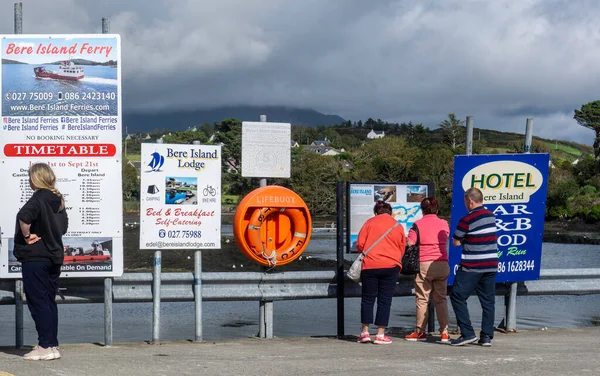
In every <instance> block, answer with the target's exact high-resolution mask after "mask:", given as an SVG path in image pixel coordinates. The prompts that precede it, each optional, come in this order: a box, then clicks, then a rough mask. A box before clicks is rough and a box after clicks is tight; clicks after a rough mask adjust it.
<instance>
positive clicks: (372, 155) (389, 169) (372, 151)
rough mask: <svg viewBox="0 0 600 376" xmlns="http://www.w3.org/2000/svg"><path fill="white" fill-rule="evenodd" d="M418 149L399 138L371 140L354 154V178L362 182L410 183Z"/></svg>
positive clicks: (413, 177)
mask: <svg viewBox="0 0 600 376" xmlns="http://www.w3.org/2000/svg"><path fill="white" fill-rule="evenodd" d="M417 153H418V149H417V148H416V147H412V146H411V145H409V144H408V143H407V142H406V141H405V140H404V138H401V137H385V138H379V139H375V140H372V141H371V142H368V143H366V144H365V146H363V147H361V148H359V149H358V150H357V151H356V152H355V153H354V157H355V158H354V163H355V168H354V178H355V179H356V180H364V181H390V182H392V181H412V180H414V179H415V170H414V165H415V161H416V160H417V158H418V154H417Z"/></svg>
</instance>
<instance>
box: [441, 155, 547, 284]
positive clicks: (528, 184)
mask: <svg viewBox="0 0 600 376" xmlns="http://www.w3.org/2000/svg"><path fill="white" fill-rule="evenodd" d="M549 161H550V156H549V155H548V154H504V155H472V156H466V155H464V156H462V155H461V156H455V157H454V185H453V187H452V218H451V221H450V236H452V233H453V232H454V229H456V225H457V224H458V221H459V219H460V218H461V217H462V216H464V215H465V214H467V209H466V208H465V205H464V193H465V190H467V189H468V188H471V187H475V188H479V189H480V190H481V191H482V192H483V196H484V199H483V205H484V206H485V207H486V208H488V209H489V210H491V211H492V212H494V214H495V215H496V229H497V230H498V256H499V257H498V274H497V276H496V282H519V281H528V280H536V279H539V278H540V263H541V259H542V237H543V235H544V215H545V210H546V191H547V188H548V164H549ZM460 256H461V248H460V247H455V246H454V245H452V242H451V241H450V268H451V269H450V270H452V271H453V273H450V277H449V278H448V283H449V284H453V283H454V276H455V275H456V271H457V270H458V264H459V263H460Z"/></svg>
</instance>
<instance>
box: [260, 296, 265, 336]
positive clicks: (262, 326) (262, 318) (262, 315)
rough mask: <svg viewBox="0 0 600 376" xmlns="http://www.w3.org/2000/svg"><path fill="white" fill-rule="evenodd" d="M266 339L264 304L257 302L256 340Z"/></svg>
mask: <svg viewBox="0 0 600 376" xmlns="http://www.w3.org/2000/svg"><path fill="white" fill-rule="evenodd" d="M265 337H266V324H265V302H264V301H262V300H261V301H259V302H258V338H265Z"/></svg>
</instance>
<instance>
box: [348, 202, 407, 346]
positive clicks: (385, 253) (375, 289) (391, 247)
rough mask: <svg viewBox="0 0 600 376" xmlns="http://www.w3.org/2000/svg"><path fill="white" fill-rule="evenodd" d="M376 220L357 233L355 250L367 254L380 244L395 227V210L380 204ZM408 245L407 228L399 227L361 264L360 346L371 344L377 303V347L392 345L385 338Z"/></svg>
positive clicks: (370, 220) (375, 209) (375, 211)
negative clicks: (385, 234)
mask: <svg viewBox="0 0 600 376" xmlns="http://www.w3.org/2000/svg"><path fill="white" fill-rule="evenodd" d="M373 212H374V213H375V217H373V218H370V219H369V220H367V222H365V224H364V225H363V226H362V228H361V229H360V231H359V233H358V239H357V240H356V248H357V249H358V252H361V253H362V252H364V251H366V250H367V249H369V247H370V246H371V245H372V244H373V243H375V242H376V241H377V239H379V238H380V237H381V235H383V234H384V233H385V232H386V231H387V230H389V229H390V228H392V227H393V226H394V225H396V223H397V221H396V219H394V217H392V215H391V214H392V206H391V205H390V204H388V203H387V202H384V201H377V203H375V207H374V208H373ZM405 245H406V237H405V235H404V228H403V227H402V226H396V228H394V229H393V230H392V231H390V232H389V233H388V234H387V236H386V237H385V238H383V239H381V241H379V242H378V243H377V244H376V245H375V246H374V247H373V249H371V250H370V251H369V253H368V254H367V255H366V256H365V258H364V260H363V263H362V272H361V280H362V294H361V304H360V305H361V309H360V319H361V323H362V331H361V335H360V337H358V342H361V343H365V342H371V336H370V335H369V324H370V323H372V322H373V306H374V305H375V299H377V315H376V317H375V325H377V335H376V336H375V341H374V343H376V344H381V345H385V344H389V343H392V340H391V339H390V338H389V337H388V336H386V335H385V328H386V326H387V325H388V321H389V319H390V307H391V305H392V296H393V293H394V288H395V287H396V282H397V281H398V273H399V272H400V268H401V266H402V265H401V263H400V259H402V255H403V254H404V249H405Z"/></svg>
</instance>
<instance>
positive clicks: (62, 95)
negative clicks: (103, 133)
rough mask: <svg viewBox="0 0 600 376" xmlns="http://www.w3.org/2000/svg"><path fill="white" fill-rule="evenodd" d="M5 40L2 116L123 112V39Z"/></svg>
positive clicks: (18, 38)
mask: <svg viewBox="0 0 600 376" xmlns="http://www.w3.org/2000/svg"><path fill="white" fill-rule="evenodd" d="M0 43H1V45H2V54H1V56H2V66H1V67H2V69H1V70H2V88H1V89H2V116H31V117H37V116H69V115H71V116H74V115H76V116H91V117H97V116H117V115H118V103H119V101H118V74H119V69H118V68H119V61H118V59H119V51H118V49H119V39H118V38H116V37H106V38H91V37H87V38H85V37H74V38H66V37H63V38H60V37H55V38H49V37H33V38H32V37H14V38H13V37H10V38H3V39H2V41H1V42H0ZM7 121H8V119H7ZM107 121H108V120H107ZM107 124H108V122H107Z"/></svg>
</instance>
